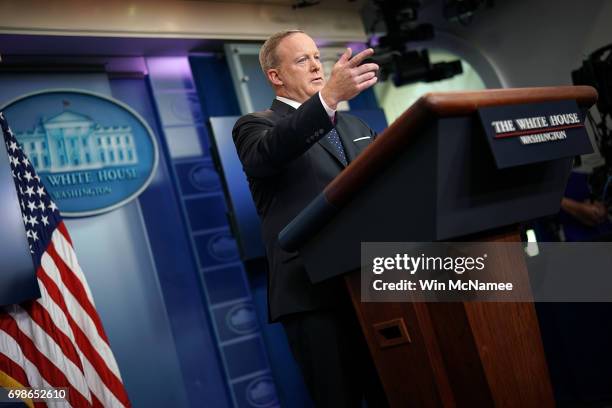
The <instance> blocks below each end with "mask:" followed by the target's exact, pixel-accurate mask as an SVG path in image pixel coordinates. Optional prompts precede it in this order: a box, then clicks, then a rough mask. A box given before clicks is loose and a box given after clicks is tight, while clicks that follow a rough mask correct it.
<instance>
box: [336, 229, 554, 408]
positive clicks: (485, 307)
mask: <svg viewBox="0 0 612 408" xmlns="http://www.w3.org/2000/svg"><path fill="white" fill-rule="evenodd" d="M471 240H473V241H486V242H519V241H520V236H519V234H518V232H516V231H511V232H501V233H500V232H493V233H489V234H484V235H483V234H480V235H479V236H478V237H477V238H475V239H471ZM516 258H517V257H516V254H508V257H507V259H508V261H507V262H506V263H505V264H502V265H498V267H500V268H505V269H506V270H505V271H502V272H504V273H512V274H514V275H516V274H520V275H521V276H522V277H524V278H528V276H527V268H526V265H525V262H524V260H523V259H522V258H520V259H516ZM345 282H346V285H347V288H348V291H349V294H350V296H351V300H352V302H353V306H354V308H355V312H356V314H357V317H358V319H359V322H360V324H361V328H362V331H363V333H364V335H365V338H366V340H367V343H368V347H369V349H370V352H371V353H372V357H373V359H374V362H375V364H376V369H377V370H378V374H379V376H380V379H381V382H382V384H383V387H384V389H385V392H386V394H387V398H388V401H389V404H390V406H391V407H492V406H495V407H540V408H545V407H554V406H555V401H554V397H553V391H552V386H551V383H550V377H549V373H548V367H547V365H546V359H545V356H544V347H543V345H542V340H541V336H540V329H539V326H538V321H537V316H536V312H535V308H534V305H533V303H510V302H504V303H485V302H480V303H479V302H457V303H362V302H361V299H360V290H361V282H360V273H359V271H355V272H353V273H349V274H347V275H345Z"/></svg>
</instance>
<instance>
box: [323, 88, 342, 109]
mask: <svg viewBox="0 0 612 408" xmlns="http://www.w3.org/2000/svg"><path fill="white" fill-rule="evenodd" d="M319 97H320V98H321V103H322V104H323V107H324V108H326V109H325V110H327V108H329V109H331V110H332V111H333V113H335V112H336V108H337V106H338V102H339V101H337V100H335V99H334V98H333V97H332V96H331V95H330V94H329V92H327V90H326V89H325V88H323V89H321V91H320V92H319Z"/></svg>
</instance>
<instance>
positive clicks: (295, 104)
mask: <svg viewBox="0 0 612 408" xmlns="http://www.w3.org/2000/svg"><path fill="white" fill-rule="evenodd" d="M276 99H277V100H279V101H281V102H283V103H286V104H287V105H289V106H291V107H292V108H294V109H297V108H299V107H300V106H301V105H302V104H301V103H299V102H296V101H294V100H293V99H289V98H285V97H284V96H277V97H276Z"/></svg>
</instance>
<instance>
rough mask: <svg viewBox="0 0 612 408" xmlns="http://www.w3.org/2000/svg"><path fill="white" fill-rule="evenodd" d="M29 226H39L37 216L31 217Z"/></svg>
mask: <svg viewBox="0 0 612 408" xmlns="http://www.w3.org/2000/svg"><path fill="white" fill-rule="evenodd" d="M28 224H30V225H31V226H35V225H37V224H38V218H36V217H35V216H31V217H30V219H29V220H28Z"/></svg>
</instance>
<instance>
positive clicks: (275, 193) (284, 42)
mask: <svg viewBox="0 0 612 408" xmlns="http://www.w3.org/2000/svg"><path fill="white" fill-rule="evenodd" d="M372 54H373V50H371V49H368V50H365V51H362V52H361V53H359V54H358V55H356V56H354V57H353V58H351V50H350V49H347V50H346V52H345V53H344V54H343V55H342V56H341V57H340V59H339V60H338V62H337V63H336V64H335V65H334V68H333V70H332V72H331V76H330V78H329V80H327V81H326V80H325V78H324V76H323V69H322V65H321V62H320V54H319V50H318V48H317V46H316V44H315V43H314V41H313V40H312V39H311V38H310V37H309V36H308V35H306V34H305V33H303V32H301V31H299V30H291V31H284V32H281V33H277V34H275V35H273V36H271V37H270V38H269V39H268V40H267V41H266V43H265V44H264V45H263V47H262V49H261V51H260V63H261V66H262V69H263V71H264V73H265V75H266V77H267V78H268V81H269V82H270V84H271V85H272V87H273V88H274V91H275V93H276V99H275V100H274V101H273V103H272V106H271V107H270V109H269V110H267V111H264V112H257V113H252V114H248V115H245V116H243V117H242V118H240V119H239V120H238V122H237V123H236V125H235V126H234V130H233V138H234V142H235V144H236V149H237V151H238V155H239V157H240V160H241V162H242V164H243V168H244V171H245V173H246V175H247V178H248V181H249V186H250V189H251V193H252V195H253V199H254V201H255V205H256V207H257V212H258V214H259V217H260V218H261V221H262V234H263V239H264V243H265V246H266V253H267V259H268V266H269V285H268V289H269V290H268V303H269V312H270V318H271V320H273V321H276V320H280V321H281V323H282V324H283V326H284V328H285V332H286V333H287V337H288V340H289V344H290V346H291V350H292V352H293V355H294V356H295V358H296V360H297V362H298V364H299V366H300V368H301V370H302V373H303V375H304V379H305V381H306V384H307V386H308V388H309V391H310V393H311V396H312V398H313V400H314V401H315V403H316V404H317V406H330V407H331V406H333V407H345V406H346V407H356V406H360V404H361V398H362V393H363V392H364V391H366V398H367V399H368V401H370V405H371V406H379V405H382V404H384V402H381V401H384V397H382V399H381V396H380V394H381V388H380V387H379V382H378V378H377V376H376V374H375V371H374V369H373V366H372V364H371V359H370V356H369V352H368V351H367V347H366V345H365V341H364V339H363V336H362V335H361V334H360V331H359V325H358V322H357V321H356V319H355V317H354V313H353V312H352V310H351V304H350V300H349V298H348V295H347V293H346V290H345V288H344V286H343V285H342V281H341V280H330V281H326V282H324V283H319V284H312V283H311V282H310V280H309V279H308V276H307V274H306V271H305V269H304V266H303V263H302V260H301V259H300V257H299V255H298V253H297V252H286V251H284V250H282V249H281V248H280V247H279V245H278V233H279V232H280V231H281V229H283V228H284V227H285V226H286V225H287V224H288V223H289V222H290V221H291V220H292V219H293V218H294V217H295V216H296V215H297V214H298V213H299V212H300V211H301V210H302V209H304V208H305V207H306V206H307V205H308V203H310V201H311V200H312V199H314V198H315V197H316V196H317V195H318V194H319V193H320V192H321V191H322V190H323V188H324V187H325V186H326V185H327V184H328V183H329V182H330V181H331V180H332V179H333V178H334V177H336V176H337V175H338V174H339V173H340V172H341V171H342V169H344V168H345V167H346V166H347V165H348V164H350V162H351V161H352V160H354V159H355V157H356V156H357V155H358V154H359V153H360V152H361V151H362V150H363V149H364V148H365V147H366V146H367V145H368V144H370V143H371V142H372V141H373V140H374V138H375V133H374V132H373V131H372V130H371V129H370V128H369V127H368V126H367V125H366V124H365V123H363V122H362V121H361V120H360V119H358V118H356V117H354V116H351V115H348V114H344V113H339V112H336V107H337V105H338V103H339V102H341V101H346V100H350V99H351V98H353V97H355V96H356V95H357V94H359V93H360V92H361V91H363V90H364V89H367V88H369V87H371V86H372V85H374V84H375V83H376V71H377V69H378V66H377V65H376V64H373V63H362V62H363V60H364V59H366V58H367V57H369V56H371V55H372ZM370 389H372V391H371V392H369V390H370Z"/></svg>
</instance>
